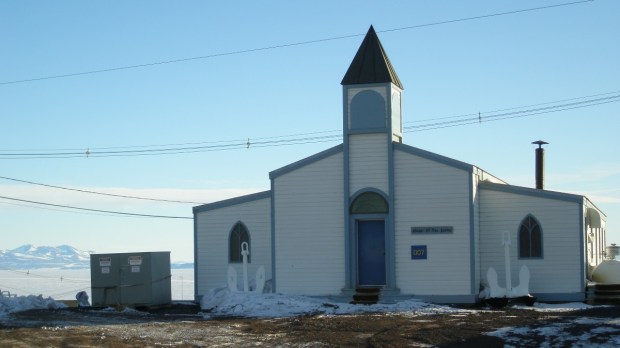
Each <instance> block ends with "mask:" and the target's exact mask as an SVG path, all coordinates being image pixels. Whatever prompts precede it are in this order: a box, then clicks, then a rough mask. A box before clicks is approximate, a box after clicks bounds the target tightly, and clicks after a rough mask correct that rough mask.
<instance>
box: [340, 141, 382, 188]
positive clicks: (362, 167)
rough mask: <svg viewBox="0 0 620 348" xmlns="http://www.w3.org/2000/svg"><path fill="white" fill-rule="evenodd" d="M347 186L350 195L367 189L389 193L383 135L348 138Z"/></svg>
mask: <svg viewBox="0 0 620 348" xmlns="http://www.w3.org/2000/svg"><path fill="white" fill-rule="evenodd" d="M349 185H350V186H349V187H350V192H351V194H354V193H355V192H357V191H359V190H361V189H363V188H367V187H374V188H376V189H379V190H382V191H383V192H385V193H387V192H389V189H388V152H387V140H386V135H385V134H354V135H351V136H349Z"/></svg>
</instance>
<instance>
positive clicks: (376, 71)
mask: <svg viewBox="0 0 620 348" xmlns="http://www.w3.org/2000/svg"><path fill="white" fill-rule="evenodd" d="M382 82H391V83H393V84H395V85H396V86H398V87H400V88H401V89H402V88H403V85H402V84H401V83H400V80H399V79H398V75H396V71H395V70H394V68H393V67H392V63H390V59H389V58H388V56H387V54H386V53H385V50H384V49H383V46H382V45H381V41H379V37H377V33H376V32H375V29H374V28H373V27H372V25H371V26H370V29H368V33H366V37H365V38H364V41H362V44H361V45H360V48H359V49H358V50H357V53H356V54H355V58H353V61H352V62H351V65H350V66H349V70H347V73H346V74H345V75H344V78H343V79H342V82H340V84H341V85H357V84H365V83H382Z"/></svg>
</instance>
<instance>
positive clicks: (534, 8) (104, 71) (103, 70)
mask: <svg viewBox="0 0 620 348" xmlns="http://www.w3.org/2000/svg"><path fill="white" fill-rule="evenodd" d="M593 1H594V0H581V1H574V2H566V3H560V4H555V5H548V6H540V7H532V8H526V9H521V10H513V11H506V12H498V13H491V14H486V15H480V16H473V17H464V18H457V19H451V20H445V21H439V22H431V23H425V24H418V25H412V26H406V27H400V28H393V29H386V30H380V31H377V33H389V32H394V31H402V30H411V29H419V28H424V27H431V26H437V25H443V24H451V23H458V22H467V21H472V20H478V19H484V18H491V17H498V16H506V15H511V14H517V13H524V12H532V11H540V10H546V9H550V8H557V7H563V6H572V5H577V4H581V3H586V2H593ZM364 35H365V34H351V35H341V36H334V37H329V38H323V39H316V40H309V41H300V42H294V43H287V44H280V45H273V46H265V47H259V48H249V49H243V50H237V51H230V52H223V53H214V54H209V55H203V56H197V57H189V58H180V59H171V60H164V61H159V62H153V63H144V64H136V65H127V66H122V67H115V68H107V69H98V70H89V71H82V72H76V73H67V74H60V75H51V76H43V77H35V78H29V79H21V80H13V81H4V82H0V85H12V84H18V83H25V82H34V81H43V80H52V79H60V78H66V77H75V76H83V75H92V74H99V73H106V72H112V71H119V70H129V69H137V68H146V67H152V66H158V65H165V64H175V63H183V62H188V61H194V60H203V59H211V58H217V57H224V56H231V55H237V54H245V53H252V52H260V51H267V50H273V49H279V48H287V47H294V46H302V45H310V44H316V43H322V42H327V41H335V40H343V39H349V38H353V37H359V36H364Z"/></svg>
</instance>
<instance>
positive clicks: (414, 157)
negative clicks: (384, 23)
mask: <svg viewBox="0 0 620 348" xmlns="http://www.w3.org/2000/svg"><path fill="white" fill-rule="evenodd" d="M341 84H342V92H343V94H342V95H343V118H342V119H343V143H342V144H340V145H337V146H335V147H332V148H329V149H327V150H324V151H322V152H319V153H317V154H314V155H312V156H310V157H307V158H304V159H301V160H299V161H297V162H294V163H291V164H289V165H287V166H285V167H282V168H279V169H276V170H274V171H272V172H270V173H269V179H270V181H271V189H270V190H268V191H264V192H258V193H255V194H250V195H246V196H242V197H237V198H233V199H228V200H224V201H219V202H215V203H210V204H204V205H201V206H197V207H194V208H193V212H194V244H195V245H194V248H195V296H196V300H197V301H200V300H201V298H202V297H203V296H204V295H205V294H207V293H208V292H209V290H211V289H215V288H221V287H225V286H226V284H227V269H228V267H229V266H230V265H232V266H233V267H235V268H236V269H237V272H238V274H241V272H242V263H241V260H242V259H241V256H240V251H241V243H242V242H244V241H245V242H247V243H248V246H249V248H248V249H249V256H248V262H249V263H248V273H249V275H250V277H251V278H253V275H254V274H255V273H256V270H257V268H258V267H259V266H264V268H265V276H266V279H267V280H268V282H269V283H270V287H268V288H267V289H270V291H272V292H275V293H282V294H291V295H307V296H317V297H331V298H334V299H340V300H343V301H350V300H352V299H353V296H354V295H355V293H356V291H359V289H364V288H375V289H378V290H379V291H380V295H379V297H380V301H384V302H392V301H398V300H401V299H408V298H419V299H423V300H427V301H433V302H439V303H473V302H476V301H478V299H479V293H480V291H481V289H482V288H483V287H484V285H485V284H486V282H487V280H486V274H487V270H488V269H489V267H493V268H494V269H495V270H497V274H498V279H499V281H500V283H501V285H502V286H504V284H503V279H505V272H504V264H505V262H504V259H505V256H504V247H502V241H503V238H504V232H505V231H507V235H509V237H510V240H511V241H512V242H511V244H510V263H511V268H512V270H513V273H516V272H515V271H514V270H518V269H519V268H520V267H521V266H522V265H526V266H527V267H528V268H529V271H530V274H531V277H530V282H529V290H530V293H531V294H532V295H534V296H536V297H537V298H538V299H539V300H543V301H583V300H584V299H585V296H586V291H585V290H586V284H587V281H588V278H589V275H590V272H591V270H592V269H593V267H595V266H596V265H598V264H599V263H600V262H601V261H602V260H603V256H604V253H603V250H604V249H605V215H604V214H603V213H602V212H601V211H600V210H599V209H598V208H597V207H596V206H595V205H594V204H593V203H592V202H591V201H590V200H589V199H588V198H587V197H584V196H580V195H574V194H568V193H562V192H553V191H547V190H544V189H543V188H542V187H541V188H538V189H535V188H528V187H520V186H512V185H509V184H508V183H506V182H505V181H503V180H501V179H499V178H497V177H494V176H492V175H490V174H489V173H487V172H485V171H484V170H482V169H480V168H478V167H476V166H475V165H472V164H468V163H464V162H461V161H458V160H456V159H452V158H448V157H444V156H442V155H439V154H436V153H432V152H429V151H425V150H422V149H420V148H416V147H413V146H409V145H406V144H404V143H403V131H402V124H403V121H402V114H401V100H402V97H401V96H402V93H403V85H402V84H401V81H400V80H399V78H398V76H397V75H396V71H395V70H394V68H393V67H392V65H391V63H390V61H389V59H388V57H387V55H386V53H385V51H384V49H383V47H382V45H381V43H380V41H379V39H378V37H377V35H376V33H375V31H374V29H373V28H372V27H371V28H370V30H369V31H368V33H367V35H366V37H365V38H364V40H363V42H362V44H361V46H360V48H359V50H358V51H357V54H356V55H355V57H354V59H353V61H352V63H351V65H350V67H349V69H348V71H347V72H346V74H345V76H344V78H343V80H342V83H341ZM512 277H513V284H516V283H518V279H517V274H514V275H513V276H512Z"/></svg>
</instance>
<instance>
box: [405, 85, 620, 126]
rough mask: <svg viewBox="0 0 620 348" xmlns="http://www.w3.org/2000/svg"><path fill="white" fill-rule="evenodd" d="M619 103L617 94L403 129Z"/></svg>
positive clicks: (480, 114) (453, 124)
mask: <svg viewBox="0 0 620 348" xmlns="http://www.w3.org/2000/svg"><path fill="white" fill-rule="evenodd" d="M619 101H620V94H617V95H612V96H608V97H602V98H595V99H589V100H583V101H578V102H572V103H565V104H559V105H553V106H546V107H541V108H535V109H528V110H519V111H512V112H506V113H500V114H495V115H486V114H487V113H479V114H473V115H476V116H475V117H469V116H470V115H472V114H469V115H465V116H466V117H465V118H460V119H456V120H452V121H441V122H434V123H425V124H422V125H414V126H406V127H403V128H404V129H415V130H418V131H421V130H429V129H437V128H445V127H443V126H445V125H449V126H459V125H464V124H470V123H482V122H486V121H490V120H494V119H497V120H505V119H510V118H517V117H524V116H531V115H539V114H543V113H548V112H559V111H564V110H571V109H578V108H583V107H588V106H594V105H600V104H606V103H614V102H619ZM483 115H484V116H483ZM511 115H520V116H515V117H507V116H511Z"/></svg>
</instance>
